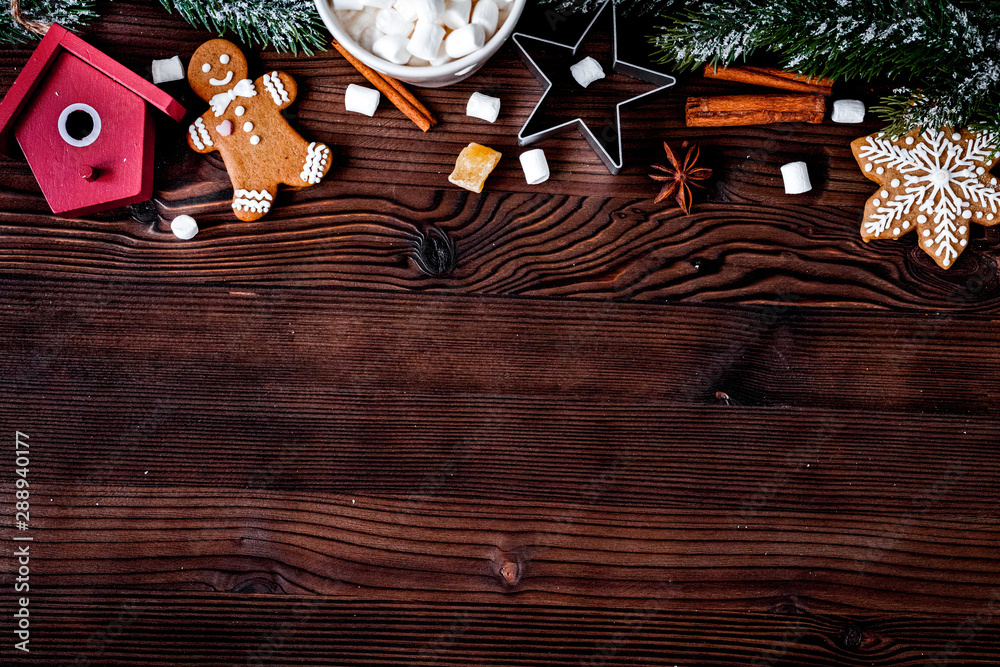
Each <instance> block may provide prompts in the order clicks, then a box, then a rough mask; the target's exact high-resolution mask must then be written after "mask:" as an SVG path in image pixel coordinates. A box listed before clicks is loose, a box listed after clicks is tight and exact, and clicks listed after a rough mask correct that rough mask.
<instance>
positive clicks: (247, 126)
mask: <svg viewBox="0 0 1000 667" xmlns="http://www.w3.org/2000/svg"><path fill="white" fill-rule="evenodd" d="M252 129H253V123H251V122H250V121H247V122H245V123H243V131H244V132H249V131H250V130H252Z"/></svg>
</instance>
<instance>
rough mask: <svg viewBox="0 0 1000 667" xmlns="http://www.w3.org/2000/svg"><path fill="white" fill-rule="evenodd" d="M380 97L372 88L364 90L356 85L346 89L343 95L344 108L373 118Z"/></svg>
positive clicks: (353, 84)
mask: <svg viewBox="0 0 1000 667" xmlns="http://www.w3.org/2000/svg"><path fill="white" fill-rule="evenodd" d="M379 98H381V95H380V94H379V92H378V91H377V90H375V89H374V88H365V87H364V86H359V85H358V84H356V83H352V84H351V85H349V86H348V87H347V92H345V93H344V108H345V109H347V110H348V111H354V112H355V113H363V114H364V115H366V116H374V115H375V109H377V108H378V101H379Z"/></svg>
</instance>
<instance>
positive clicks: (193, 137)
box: [188, 118, 205, 151]
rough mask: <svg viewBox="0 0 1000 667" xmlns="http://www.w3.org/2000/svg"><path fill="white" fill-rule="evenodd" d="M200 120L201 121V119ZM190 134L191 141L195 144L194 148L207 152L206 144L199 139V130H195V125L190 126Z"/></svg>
mask: <svg viewBox="0 0 1000 667" xmlns="http://www.w3.org/2000/svg"><path fill="white" fill-rule="evenodd" d="M198 120H201V119H200V118H199V119H198ZM188 134H190V135H191V141H192V142H193V143H194V147H195V148H197V149H198V150H200V151H203V150H205V144H203V143H201V139H199V138H198V130H197V129H196V128H195V126H194V123H191V124H190V125H189V126H188Z"/></svg>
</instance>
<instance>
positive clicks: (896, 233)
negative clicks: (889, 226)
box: [892, 227, 899, 236]
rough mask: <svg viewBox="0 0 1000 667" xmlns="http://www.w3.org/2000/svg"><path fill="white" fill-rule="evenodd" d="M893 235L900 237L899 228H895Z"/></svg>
mask: <svg viewBox="0 0 1000 667" xmlns="http://www.w3.org/2000/svg"><path fill="white" fill-rule="evenodd" d="M892 233H893V235H895V236H899V227H895V228H893V230H892Z"/></svg>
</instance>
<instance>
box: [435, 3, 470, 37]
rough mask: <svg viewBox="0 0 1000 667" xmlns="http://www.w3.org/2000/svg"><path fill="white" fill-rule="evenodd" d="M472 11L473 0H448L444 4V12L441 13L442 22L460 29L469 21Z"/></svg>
mask: <svg viewBox="0 0 1000 667" xmlns="http://www.w3.org/2000/svg"><path fill="white" fill-rule="evenodd" d="M471 11H472V0H447V1H446V2H445V5H444V14H442V15H441V23H443V24H444V26H445V27H446V28H449V29H451V30H458V29H459V28H461V27H462V26H463V25H466V24H468V22H469V13H470V12H471Z"/></svg>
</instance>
